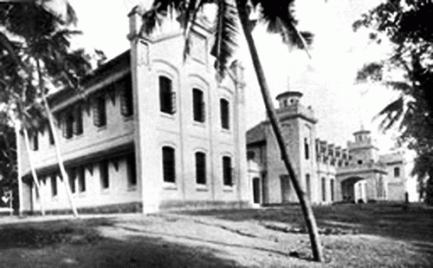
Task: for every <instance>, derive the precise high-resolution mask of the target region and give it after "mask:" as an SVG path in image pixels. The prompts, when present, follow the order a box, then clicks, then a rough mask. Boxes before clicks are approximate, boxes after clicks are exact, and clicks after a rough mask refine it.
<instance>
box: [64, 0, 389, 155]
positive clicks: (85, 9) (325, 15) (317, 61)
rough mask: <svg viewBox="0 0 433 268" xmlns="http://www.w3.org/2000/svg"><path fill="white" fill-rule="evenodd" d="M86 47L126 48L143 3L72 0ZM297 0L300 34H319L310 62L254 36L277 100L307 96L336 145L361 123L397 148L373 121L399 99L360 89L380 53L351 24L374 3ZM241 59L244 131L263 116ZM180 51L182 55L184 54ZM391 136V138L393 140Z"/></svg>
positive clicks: (113, 51) (110, 51)
mask: <svg viewBox="0 0 433 268" xmlns="http://www.w3.org/2000/svg"><path fill="white" fill-rule="evenodd" d="M70 2H71V4H72V5H73V7H74V8H75V10H76V12H77V15H78V20H79V28H80V29H81V30H82V31H83V32H84V35H83V39H84V40H85V43H86V44H87V46H90V47H95V48H98V49H101V50H103V51H104V52H105V53H106V55H107V56H108V57H109V58H112V57H115V56H116V55H118V54H120V53H121V52H123V51H125V50H126V49H128V48H129V43H128V41H127V39H126V35H127V32H128V18H127V14H128V13H129V11H130V10H131V8H132V7H134V6H135V5H136V4H138V3H141V2H143V1H140V0H116V1H106V0H105V1H104V0H87V1H82V0H70ZM325 2H326V1H325V0H298V1H297V6H296V12H297V17H298V19H299V21H300V24H299V27H300V29H301V30H309V31H311V32H313V33H314V34H315V40H314V45H313V47H312V48H311V54H312V59H308V57H307V55H306V53H305V52H304V51H291V52H290V51H289V49H288V48H287V47H286V46H285V45H283V44H282V43H281V39H280V37H279V36H273V35H269V34H267V33H265V31H264V30H263V28H260V27H258V28H257V29H256V30H255V32H254V36H255V39H256V41H257V47H258V49H259V52H260V57H261V60H262V61H263V65H264V68H265V72H266V76H267V80H268V82H269V85H270V87H271V90H272V94H273V96H276V95H277V94H279V93H281V92H283V91H285V90H288V89H289V88H290V90H298V91H301V92H302V93H304V97H303V99H302V100H301V102H302V103H303V104H304V105H305V106H309V105H311V106H312V107H313V109H314V111H315V114H316V117H317V118H318V119H319V122H318V124H317V135H318V137H319V138H321V139H326V140H328V141H330V142H333V143H336V144H337V145H342V146H345V145H346V141H347V140H349V139H352V133H353V132H354V131H357V130H359V129H360V126H361V124H363V125H364V126H365V128H366V129H370V130H372V131H373V133H374V134H375V136H376V138H377V140H378V141H379V143H380V147H381V148H382V149H387V148H388V147H390V146H391V145H392V143H391V142H390V141H389V137H386V138H385V137H382V136H381V135H380V134H379V133H377V132H378V131H377V123H373V124H372V122H371V119H372V117H373V116H374V115H375V114H377V113H378V112H379V111H380V109H381V108H382V107H384V105H385V104H387V103H388V102H389V101H391V100H392V99H393V97H395V93H394V94H391V93H390V92H389V91H388V90H385V89H381V88H380V87H369V86H366V85H362V86H359V85H358V86H355V85H354V78H355V75H356V70H357V69H359V68H360V67H361V66H362V64H363V62H366V61H368V60H372V59H374V58H375V57H377V56H380V55H381V53H383V51H381V50H380V49H378V48H374V49H373V48H372V47H371V46H368V45H367V43H368V40H367V34H366V32H365V31H364V32H361V33H356V34H355V33H353V32H352V29H351V24H352V22H353V21H354V20H355V19H356V18H357V17H359V15H360V14H361V13H362V12H365V11H366V10H368V8H369V7H371V6H372V3H377V2H379V1H377V0H358V1H357V0H327V2H326V3H325ZM239 51H240V52H239V57H240V58H241V60H242V61H243V63H244V65H245V68H246V80H247V81H246V82H247V90H248V92H247V94H246V96H247V127H248V128H250V127H252V126H254V125H255V124H257V123H259V122H260V121H261V120H263V119H264V117H265V111H264V106H263V101H262V99H261V96H260V92H259V89H258V86H257V82H256V77H255V74H254V70H253V68H252V65H251V62H250V59H249V57H248V51H247V50H246V49H245V47H243V46H241V48H240V50H239ZM179 53H181V52H180V51H179ZM388 136H389V135H388Z"/></svg>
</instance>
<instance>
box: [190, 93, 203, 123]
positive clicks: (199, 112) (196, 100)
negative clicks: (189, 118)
mask: <svg viewBox="0 0 433 268" xmlns="http://www.w3.org/2000/svg"><path fill="white" fill-rule="evenodd" d="M192 105H193V115H194V121H196V122H201V123H203V122H204V121H205V115H204V114H205V113H204V98H203V91H201V90H199V89H196V88H194V89H193V90H192Z"/></svg>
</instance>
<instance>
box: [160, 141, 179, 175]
mask: <svg viewBox="0 0 433 268" xmlns="http://www.w3.org/2000/svg"><path fill="white" fill-rule="evenodd" d="M175 167H176V163H175V154H174V148H172V147H168V146H164V147H162V171H163V179H164V182H173V183H174V182H175V181H176V168H175Z"/></svg>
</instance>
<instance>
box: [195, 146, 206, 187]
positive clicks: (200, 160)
mask: <svg viewBox="0 0 433 268" xmlns="http://www.w3.org/2000/svg"><path fill="white" fill-rule="evenodd" d="M195 179H196V182H197V184H206V155H205V154H204V153H201V152H197V153H195Z"/></svg>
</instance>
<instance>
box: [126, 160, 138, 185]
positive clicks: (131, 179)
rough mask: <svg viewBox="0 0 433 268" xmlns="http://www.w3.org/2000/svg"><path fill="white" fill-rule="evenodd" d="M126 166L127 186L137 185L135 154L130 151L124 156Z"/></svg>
mask: <svg viewBox="0 0 433 268" xmlns="http://www.w3.org/2000/svg"><path fill="white" fill-rule="evenodd" d="M126 168H127V172H128V174H127V176H128V187H134V186H136V185H137V172H136V166H135V154H134V153H131V154H129V155H127V156H126Z"/></svg>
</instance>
